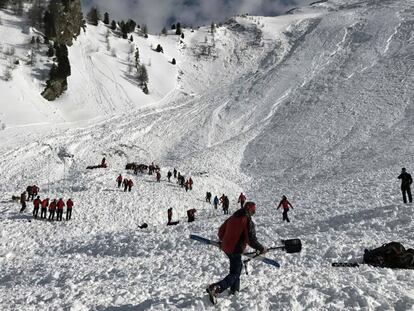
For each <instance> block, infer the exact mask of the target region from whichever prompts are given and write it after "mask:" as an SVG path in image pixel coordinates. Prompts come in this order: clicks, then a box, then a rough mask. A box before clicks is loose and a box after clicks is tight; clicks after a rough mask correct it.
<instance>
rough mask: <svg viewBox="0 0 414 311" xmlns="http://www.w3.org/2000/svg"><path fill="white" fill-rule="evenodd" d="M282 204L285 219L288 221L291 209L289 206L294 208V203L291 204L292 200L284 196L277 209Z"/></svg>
mask: <svg viewBox="0 0 414 311" xmlns="http://www.w3.org/2000/svg"><path fill="white" fill-rule="evenodd" d="M281 206H282V208H283V221H285V220H286V221H287V222H290V220H289V217H288V214H287V213H288V211H289V206H290V207H291V208H292V209H293V206H292V204H290V202H289V201H288V199H287V198H286V196H282V200H281V201H280V203H279V205H278V206H277V209H279V208H280V207H281Z"/></svg>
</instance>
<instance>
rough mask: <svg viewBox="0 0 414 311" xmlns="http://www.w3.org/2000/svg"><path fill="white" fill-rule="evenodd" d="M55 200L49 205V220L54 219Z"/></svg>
mask: <svg viewBox="0 0 414 311" xmlns="http://www.w3.org/2000/svg"><path fill="white" fill-rule="evenodd" d="M55 210H56V199H54V200H53V201H52V202H51V203H50V204H49V220H54V219H55Z"/></svg>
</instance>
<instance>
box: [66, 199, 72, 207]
mask: <svg viewBox="0 0 414 311" xmlns="http://www.w3.org/2000/svg"><path fill="white" fill-rule="evenodd" d="M66 207H67V208H68V209H72V207H73V201H72V200H71V199H69V200H68V201H67V202H66Z"/></svg>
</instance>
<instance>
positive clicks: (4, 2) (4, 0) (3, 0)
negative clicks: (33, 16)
mask: <svg viewBox="0 0 414 311" xmlns="http://www.w3.org/2000/svg"><path fill="white" fill-rule="evenodd" d="M9 2H10V1H9V0H0V8H1V9H5V8H7V6H8V5H9Z"/></svg>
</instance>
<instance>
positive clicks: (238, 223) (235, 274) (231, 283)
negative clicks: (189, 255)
mask: <svg viewBox="0 0 414 311" xmlns="http://www.w3.org/2000/svg"><path fill="white" fill-rule="evenodd" d="M255 212H256V204H255V203H254V202H246V204H245V205H244V207H243V208H241V209H239V210H238V211H236V212H235V213H234V214H233V215H232V216H231V217H229V218H228V219H227V220H226V221H225V222H224V223H223V224H222V225H221V227H220V229H219V232H218V237H219V239H220V248H221V249H222V250H223V251H224V252H225V253H226V255H227V257H228V258H229V261H230V272H229V274H228V275H227V276H226V277H225V278H224V279H223V280H221V281H220V282H217V283H213V284H210V285H209V286H208V287H207V289H206V290H207V292H208V294H209V295H210V300H211V302H212V303H213V304H215V303H216V298H217V295H218V294H219V293H222V292H224V291H225V290H226V289H227V288H230V292H231V293H233V294H234V293H235V292H238V291H240V274H241V271H242V267H243V265H242V260H241V256H242V253H243V252H244V250H245V248H246V245H247V244H248V245H249V246H250V247H252V248H254V249H256V250H257V251H258V252H259V253H260V254H264V253H266V251H267V250H266V248H265V247H264V246H263V245H262V244H260V243H259V242H258V240H257V238H256V230H255V225H254V223H253V221H252V216H253V215H254V214H255Z"/></svg>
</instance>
